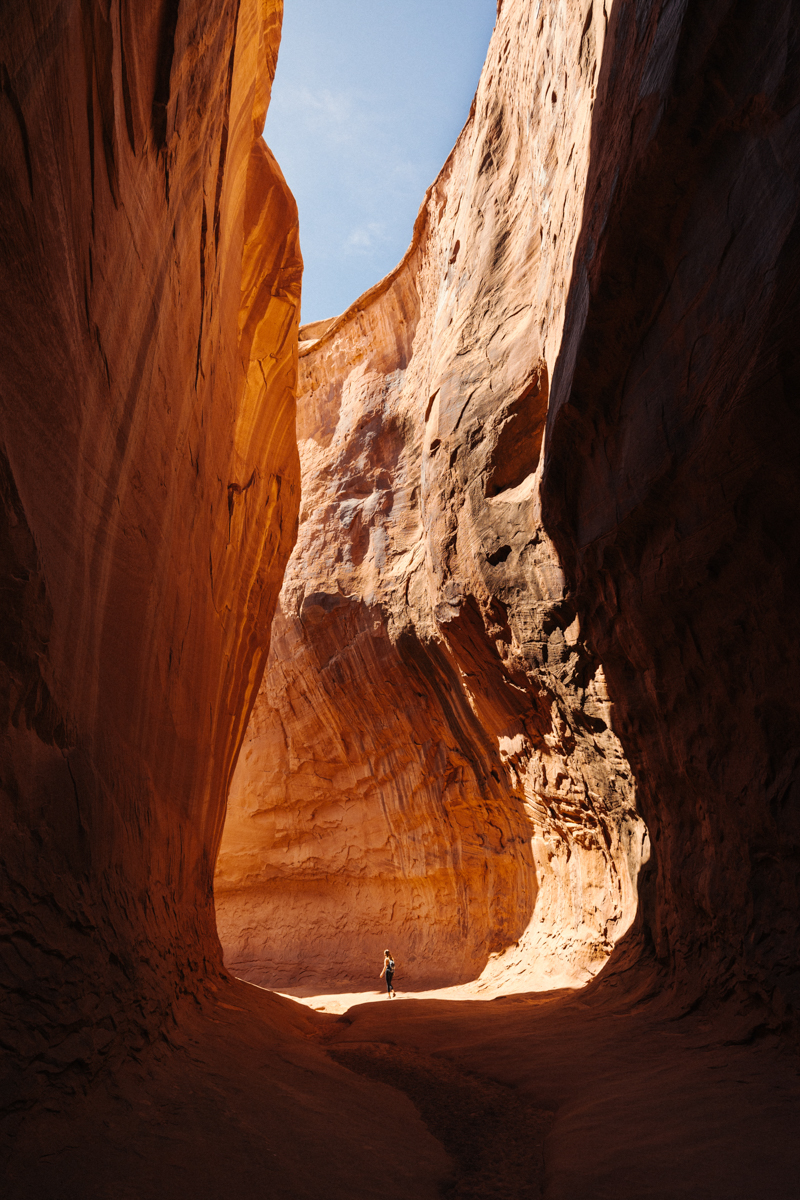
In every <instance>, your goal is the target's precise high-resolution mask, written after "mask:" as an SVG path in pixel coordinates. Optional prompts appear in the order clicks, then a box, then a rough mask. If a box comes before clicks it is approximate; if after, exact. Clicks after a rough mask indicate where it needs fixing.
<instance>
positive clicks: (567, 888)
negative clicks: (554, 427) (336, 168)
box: [215, 3, 648, 987]
mask: <svg viewBox="0 0 800 1200" xmlns="http://www.w3.org/2000/svg"><path fill="white" fill-rule="evenodd" d="M605 29H606V19H605V16H604V12H603V7H602V5H601V4H595V5H594V6H592V5H591V4H589V5H588V6H587V5H584V6H582V7H580V8H579V6H577V5H574V6H566V7H565V6H563V5H558V4H554V3H550V4H548V3H544V4H541V5H538V6H534V5H528V4H523V3H517V4H510V3H507V4H506V5H504V6H503V8H502V11H501V13H500V15H499V17H498V24H497V27H496V29H495V33H494V37H493V40H492V44H491V47H490V51H489V55H488V58H487V62H486V66H485V68H484V72H483V76H482V80H481V83H480V86H479V89H478V93H477V96H476V101H475V104H474V107H473V111H472V114H471V116H470V119H469V121H468V122H467V125H466V127H465V129H464V131H463V132H462V134H461V137H460V138H459V141H458V143H457V145H456V147H455V149H454V151H453V153H452V155H451V157H450V159H449V160H448V162H447V164H446V165H445V167H444V169H443V171H442V173H441V174H440V176H439V178H438V179H437V180H436V182H435V184H434V185H433V186H432V188H431V189H430V191H429V193H428V195H427V197H426V199H425V202H424V204H423V206H422V209H421V211H420V214H419V217H418V220H417V224H416V227H415V231H414V238H413V241H412V245H411V248H410V250H409V252H408V254H407V255H406V257H405V259H404V261H403V262H402V263H401V264H400V266H399V268H398V269H397V271H396V272H395V273H393V275H391V276H390V277H388V278H387V279H386V280H384V281H382V282H381V283H380V284H379V285H377V286H376V287H375V288H374V289H372V291H371V292H368V293H367V294H366V295H365V296H363V297H362V298H361V299H360V300H359V301H358V302H357V303H356V304H355V305H354V306H353V307H352V308H351V309H350V310H349V311H348V312H347V313H345V314H344V315H343V316H342V317H339V318H338V319H336V320H335V321H333V322H321V323H318V324H316V325H315V326H313V327H308V328H307V329H304V330H301V339H302V340H301V347H300V382H299V397H298V436H299V442H300V452H301V461H302V472H303V481H304V482H303V502H302V511H301V526H300V533H299V539H298V544H297V548H296V550H295V552H294V555H293V557H292V559H291V560H290V563H289V567H288V570H287V575H286V579H285V583H284V588H283V592H282V595H281V603H280V610H279V614H278V616H277V617H276V622H275V626H274V634H273V648H272V652H271V658H270V662H269V667H268V671H267V674H266V676H265V680H264V683H263V686H262V689H261V692H260V694H259V698H258V701H257V704H256V708H255V710H254V713H253V717H252V720H251V724H250V728H249V731H248V735H247V738H246V741H245V746H244V749H243V753H242V755H241V758H240V761H239V764H238V767H237V770H236V774H235V776H234V780H233V784H232V789H231V795H230V800H229V806H228V818H227V823H226V826H225V832H224V836H223V843H222V849H221V854H220V858H219V860H218V864H217V873H216V881H215V893H216V901H217V913H218V923H219V929H220V936H221V939H222V942H223V947H224V949H225V954H226V961H227V962H228V964H229V965H230V966H231V967H232V969H233V970H234V971H235V972H236V973H237V974H241V975H243V976H244V977H246V978H249V979H251V980H254V981H257V982H261V983H266V984H270V985H282V986H287V985H289V984H308V985H310V986H315V985H316V986H323V985H334V984H340V985H344V984H348V983H349V984H353V983H355V982H361V983H363V982H364V981H365V980H366V979H371V978H373V977H374V976H375V975H377V970H378V969H379V964H380V962H381V955H382V951H383V949H384V947H385V946H386V945H389V946H390V947H391V949H392V951H393V953H394V954H395V955H396V956H397V958H398V960H399V961H400V962H401V963H402V976H403V981H404V984H403V986H412V985H416V986H427V985H434V984H437V985H441V984H444V983H455V982H463V981H465V980H468V979H475V978H476V977H477V976H479V975H481V973H482V972H484V976H483V978H484V980H485V981H486V982H487V983H488V982H491V981H493V982H495V983H497V982H498V980H504V981H507V982H508V983H511V982H514V983H517V984H519V985H520V986H525V987H530V986H540V987H541V986H557V985H562V984H574V983H578V982H585V981H586V980H587V979H589V978H590V977H591V976H592V975H593V974H594V973H595V972H596V971H597V970H598V969H599V967H600V966H601V965H602V964H603V962H605V960H606V958H607V956H608V954H609V952H610V951H611V949H612V947H613V945H614V943H615V942H616V940H617V939H618V938H619V936H620V935H621V934H622V933H623V932H624V931H625V930H626V929H627V928H628V926H629V925H630V923H631V921H632V919H633V916H634V912H635V906H636V879H637V874H638V871H639V867H640V864H641V862H642V860H643V859H646V857H647V854H648V844H647V835H646V832H645V827H644V824H643V822H642V821H641V819H640V817H639V816H638V814H637V811H636V802H635V795H634V786H633V781H632V777H631V771H630V768H629V765H628V763H627V761H626V758H625V755H624V753H623V751H622V748H621V746H620V743H619V741H618V739H617V737H616V735H615V733H614V732H613V729H612V715H611V705H610V703H609V697H608V694H607V691H606V685H605V681H604V673H603V669H602V665H601V662H600V660H599V658H598V657H597V656H596V655H595V654H593V653H592V652H591V651H590V649H589V648H588V646H587V644H586V641H585V638H584V635H583V631H582V619H581V614H580V613H579V611H578V608H577V607H576V604H575V600H574V597H573V596H572V595H571V594H570V593H569V591H568V590H567V588H566V587H565V584H564V578H563V574H562V571H561V568H560V564H559V560H558V556H557V554H556V553H555V550H554V548H553V546H552V544H551V542H550V540H549V538H548V535H547V533H546V531H545V528H544V526H543V523H542V519H541V473H542V467H543V458H542V445H543V434H544V428H545V422H546V419H547V412H548V403H549V393H550V379H551V377H552V374H553V371H554V369H555V367H556V364H557V362H558V359H559V353H560V350H561V345H562V330H563V323H564V307H565V300H566V297H567V281H568V280H569V276H570V271H571V269H572V262H573V255H574V247H575V244H576V239H577V237H578V234H579V230H580V226H581V220H582V212H583V205H584V199H585V186H586V179H587V175H588V170H589V161H590V147H591V138H592V113H593V105H594V102H595V89H596V86H597V80H598V63H599V59H600V55H601V54H602V53H603V46H604V37H605Z"/></svg>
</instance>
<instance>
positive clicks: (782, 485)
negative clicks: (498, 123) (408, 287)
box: [542, 0, 800, 1024]
mask: <svg viewBox="0 0 800 1200" xmlns="http://www.w3.org/2000/svg"><path fill="white" fill-rule="evenodd" d="M609 37H610V38H611V37H613V39H614V41H613V45H614V47H615V49H614V53H613V54H611V55H609V56H608V57H607V58H605V60H604V63H603V69H602V72H601V76H600V87H599V92H598V96H599V97H601V96H602V100H603V103H602V106H600V105H599V106H598V108H597V110H596V117H595V125H596V129H595V132H594V134H593V143H594V145H593V149H592V154H591V159H592V162H591V170H590V175H589V181H588V184H587V188H586V200H585V205H584V213H583V218H582V232H581V235H580V239H579V242H578V247H577V250H576V255H575V267H574V269H573V273H572V279H571V287H570V296H569V299H568V302H567V311H568V318H567V323H566V328H565V335H564V338H563V346H562V350H561V354H560V358H559V362H558V364H557V367H556V370H555V372H554V377H553V393H552V400H551V406H550V412H549V415H548V430H547V446H548V450H547V463H546V466H545V474H544V483H543V488H542V509H543V519H544V522H545V525H546V526H547V528H548V529H549V530H550V531H551V533H552V536H553V538H554V541H555V544H556V546H557V548H558V551H559V556H560V559H561V562H562V564H563V566H564V569H565V573H566V575H567V579H568V580H569V587H570V591H571V593H572V594H573V595H574V596H575V602H576V604H577V606H578V609H579V611H580V613H581V616H582V622H583V628H584V629H585V630H586V632H587V636H588V639H589V641H590V643H591V645H592V647H593V648H594V650H595V652H596V653H597V655H598V656H599V658H600V659H601V661H602V663H603V666H604V668H605V671H606V676H607V681H608V688H609V692H610V694H611V696H612V697H613V698H614V700H615V727H616V728H617V729H618V732H619V736H620V739H621V741H622V743H623V745H624V747H625V750H626V753H627V755H628V760H629V762H630V763H631V766H632V767H633V769H634V773H635V776H636V779H637V784H638V798H639V804H640V806H641V811H642V813H643V815H644V818H645V820H646V821H647V825H648V828H649V830H650V835H651V838H652V840H653V860H652V863H651V865H650V867H649V868H648V870H647V872H646V874H645V875H644V877H643V884H642V888H641V906H642V913H641V930H640V933H641V944H642V945H643V947H645V948H647V949H648V950H649V951H650V952H651V953H652V955H653V956H654V958H655V960H656V962H657V963H659V964H660V965H661V966H662V967H663V968H664V971H665V973H666V974H667V975H668V977H670V978H672V979H673V980H674V981H675V983H676V984H678V985H679V987H680V992H681V994H682V996H683V997H684V1002H686V1003H689V1004H691V1003H693V1002H694V1001H695V1000H696V999H697V998H698V997H699V996H701V995H703V994H709V993H710V994H711V995H713V996H714V998H715V999H716V1001H717V1002H718V1001H719V1000H720V999H721V998H723V997H730V998H731V1001H732V1002H734V1003H735V1004H736V1005H737V1006H738V1007H741V1008H743V1009H744V1010H745V1011H746V1010H747V1009H751V1010H752V1011H753V1013H755V1014H758V1013H759V1012H760V1013H762V1014H763V1013H764V1012H765V1011H766V1012H768V1014H769V1015H768V1016H767V1017H766V1018H765V1019H766V1020H767V1021H769V1022H770V1023H777V1024H780V1023H781V1022H783V1021H784V1020H786V1019H787V1015H788V1013H789V1012H790V1010H793V1011H794V1012H795V1013H796V1012H797V1008H798V1001H799V1000H800V973H798V967H797V945H798V935H799V934H800V929H799V928H798V901H800V886H799V885H800V879H799V878H798V874H799V870H798V863H800V709H799V707H798V694H797V680H798V678H799V677H800V669H799V668H800V662H799V661H798V638H797V630H796V628H795V623H794V619H793V618H792V616H791V613H792V612H793V611H794V610H795V605H796V603H797V597H798V594H800V589H799V588H798V585H799V584H800V570H799V564H798V553H799V551H800V543H798V538H797V528H798V518H800V485H799V483H798V462H800V456H799V454H798V450H799V449H800V413H799V411H798V399H799V397H800V357H799V355H800V344H799V343H798V337H797V330H798V327H799V326H800V291H799V290H798V285H799V283H800V221H799V220H798V218H799V217H800V106H799V105H798V101H799V100H800V77H799V73H798V59H797V51H798V44H800V17H799V16H798V12H797V7H796V5H792V4H789V3H782V2H779V0H770V2H767V3H763V4H758V5H747V4H733V3H723V2H721V0H718V2H715V3H707V4H703V5H699V6H697V5H694V4H688V5H680V4H675V3H673V4H671V5H664V6H663V12H662V14H661V16H660V18H659V24H658V27H657V30H656V34H655V39H654V41H653V43H652V45H651V47H650V49H649V50H648V51H647V53H646V55H645V56H644V58H643V61H642V62H641V64H639V65H638V66H635V59H634V48H635V46H636V44H637V39H638V38H639V37H640V30H639V27H638V25H637V23H636V21H635V20H634V14H633V10H632V9H631V7H630V6H627V7H626V6H619V5H615V6H614V10H613V13H612V16H611V19H610V24H609ZM765 1006H766V1007H765ZM754 1019H755V1018H754Z"/></svg>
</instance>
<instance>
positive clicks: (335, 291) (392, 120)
mask: <svg viewBox="0 0 800 1200" xmlns="http://www.w3.org/2000/svg"><path fill="white" fill-rule="evenodd" d="M496 11H497V4H496V0H285V8H284V19H283V40H282V42H281V49H280V55H279V58H278V69H277V74H276V76H275V85H274V88H273V92H272V104H271V106H270V110H269V113H268V115H267V123H266V128H265V130H264V136H265V138H266V140H267V142H268V144H269V146H270V147H271V149H272V150H273V152H274V154H275V156H276V157H277V159H278V162H279V163H280V165H281V168H282V169H283V173H284V175H285V176H286V179H287V181H288V183H289V186H290V187H291V189H292V191H293V192H294V194H295V196H296V198H297V203H298V206H299V209H300V242H301V246H302V249H303V258H304V260H305V276H304V282H303V315H302V319H303V321H304V322H307V321H319V320H322V319H323V318H324V317H332V316H335V315H336V314H337V313H339V312H342V311H343V310H344V309H345V308H347V306H348V304H350V303H352V301H353V300H355V299H356V298H357V297H358V296H360V295H361V293H362V292H363V291H365V290H366V288H368V287H370V286H371V285H372V284H373V283H376V282H377V281H378V280H379V279H380V278H381V277H382V276H383V275H385V274H386V273H387V272H388V271H390V270H391V269H392V267H394V266H395V265H396V264H397V262H399V260H400V259H401V258H402V256H403V254H404V253H405V251H406V248H407V247H408V243H409V241H410V239H411V230H412V227H413V224H414V218H415V217H416V215H417V209H418V208H419V206H420V204H421V202H422V199H423V196H424V195H425V190H426V188H427V187H428V186H429V184H431V183H432V182H433V180H434V178H435V177H436V175H437V174H438V172H439V170H440V168H441V166H442V164H443V163H444V161H445V159H446V158H447V156H448V154H449V153H450V150H451V149H452V147H453V143H454V142H455V140H456V138H457V137H458V134H459V132H460V130H461V127H462V125H463V124H464V122H465V121H466V119H467V115H468V113H469V107H470V104H471V103H472V97H473V95H474V94H475V88H476V87H477V84H478V78H479V76H480V71H481V67H482V66H483V60H484V58H485V56H486V50H487V48H488V45H489V38H490V36H491V32H492V28H493V26H494V19H495V14H496Z"/></svg>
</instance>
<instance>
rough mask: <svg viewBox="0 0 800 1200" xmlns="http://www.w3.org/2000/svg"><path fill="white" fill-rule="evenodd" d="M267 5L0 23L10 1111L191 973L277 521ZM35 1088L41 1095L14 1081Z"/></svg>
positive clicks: (288, 379)
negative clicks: (265, 136) (265, 133)
mask: <svg viewBox="0 0 800 1200" xmlns="http://www.w3.org/2000/svg"><path fill="white" fill-rule="evenodd" d="M281 13H282V4H281V2H280V0H267V2H266V3H265V2H259V3H256V0H241V3H240V4H237V5H236V6H231V5H229V4H224V3H215V2H212V3H210V4H208V3H203V4H191V3H189V4H187V3H181V4H180V5H178V4H173V3H161V4H156V3H150V4H146V5H139V6H137V7H136V8H135V9H134V7H133V6H132V5H130V4H128V3H122V4H118V5H111V6H108V5H106V4H104V3H82V4H79V3H55V2H54V3H49V2H48V0H36V2H34V3H31V4H26V5H19V4H11V5H5V6H4V7H3V12H2V15H0V42H2V46H3V54H2V66H0V128H2V146H3V155H2V162H0V230H2V233H0V247H1V248H2V255H1V257H2V286H0V308H1V309H2V315H1V316H0V324H1V325H2V329H3V344H4V349H3V354H2V356H0V394H1V395H2V410H1V413H0V562H1V563H2V573H3V580H4V582H3V592H2V605H3V616H2V624H1V625H0V629H1V630H2V632H1V633H0V637H1V638H2V643H1V647H0V725H1V726H2V732H1V735H0V806H2V807H1V809H0V820H1V821H2V828H3V851H2V866H1V867H0V897H1V899H0V908H1V909H2V927H1V931H2V959H0V972H1V973H2V974H1V975H0V978H1V979H2V985H3V991H2V1019H3V1035H2V1041H3V1047H4V1055H5V1063H6V1064H9V1063H14V1062H17V1063H18V1064H20V1065H21V1066H22V1067H23V1068H25V1067H28V1068H29V1069H28V1070H27V1071H26V1072H25V1074H24V1076H23V1079H24V1086H17V1084H13V1085H11V1095H12V1096H13V1097H15V1098H16V1099H17V1100H19V1099H20V1097H23V1098H24V1096H25V1095H26V1094H27V1093H26V1090H27V1091H30V1092H31V1093H35V1090H36V1087H37V1082H36V1081H37V1079H39V1078H41V1077H44V1076H50V1075H53V1074H57V1073H58V1072H59V1071H71V1070H74V1071H76V1072H78V1073H79V1074H82V1073H85V1072H87V1071H91V1070H93V1069H94V1068H95V1067H96V1066H97V1065H98V1063H99V1061H100V1059H101V1056H102V1055H103V1054H107V1053H109V1052H114V1051H115V1049H117V1048H119V1047H120V1046H121V1045H122V1044H123V1043H124V1045H125V1046H126V1047H127V1048H128V1049H131V1048H134V1049H135V1048H136V1047H137V1046H140V1045H141V1044H142V1042H143V1041H145V1040H147V1038H149V1037H150V1036H152V1034H153V1031H154V1030H155V1029H157V1027H158V1025H159V1022H160V1021H161V1019H162V1017H163V1015H164V1013H165V1012H166V1011H167V1010H168V1008H169V1005H170V1003H171V1001H172V999H173V998H174V996H175V995H176V993H179V992H180V991H181V990H185V989H186V988H192V989H197V988H198V987H199V986H201V983H202V980H203V978H204V976H205V975H207V973H208V972H211V973H212V974H213V973H214V972H216V973H219V971H220V970H221V963H220V961H219V948H218V941H217V938H216V933H215V927H214V914H213V903H212V888H211V883H212V870H213V863H214V859H215V856H216V848H217V844H218V840H219V836H220V832H221V825H222V818H223V812H224V798H225V795H226V792H227V788H228V783H229V779H230V774H231V770H232V767H233V763H234V761H235V757H236V753H237V750H238V746H239V743H240V741H241V738H242V735H243V733H244V729H245V726H246V722H247V716H248V712H249V707H250V705H251V703H252V699H253V698H254V695H255V691H256V689H257V687H258V683H259V679H260V674H261V670H262V669H263V663H264V658H265V655H266V653H267V647H268V641H269V627H270V621H271V617H272V611H273V607H274V603H275V600H276V597H277V592H278V588H279V586H280V580H281V578H282V574H283V567H284V563H285V560H286V557H287V555H288V553H289V550H290V548H291V545H292V542H293V537H294V532H295V525H296V511H297V503H298V461H297V450H296V443H295V428H294V420H295V416H294V387H295V380H296V361H297V360H296V353H297V352H296V341H297V314H298V301H299V286H300V272H301V259H300V255H299V249H298V242H297V221H296V210H295V206H294V203H293V201H292V199H291V196H290V194H289V193H288V191H287V188H286V185H285V183H284V181H283V179H282V177H281V174H280V171H279V170H278V168H277V166H276V164H275V163H274V161H273V159H272V158H271V156H270V154H269V152H268V151H267V149H266V147H265V146H264V145H263V143H262V142H261V141H260V139H259V135H260V131H261V128H262V126H263V120H264V116H265V112H266V105H267V101H268V97H269V90H270V86H271V80H272V73H273V70H274V65H275V57H276V54H277V45H278V39H279V33H280V20H281ZM37 1072H41V1073H42V1074H41V1075H40V1074H37Z"/></svg>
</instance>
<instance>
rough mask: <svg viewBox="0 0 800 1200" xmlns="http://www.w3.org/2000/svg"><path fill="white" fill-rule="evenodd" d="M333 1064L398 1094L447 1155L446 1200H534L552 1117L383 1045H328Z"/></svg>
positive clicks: (453, 1070) (484, 1082)
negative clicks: (450, 1162) (449, 1175)
mask: <svg viewBox="0 0 800 1200" xmlns="http://www.w3.org/2000/svg"><path fill="white" fill-rule="evenodd" d="M327 1050H328V1054H329V1055H330V1056H331V1058H333V1059H334V1060H335V1061H336V1062H337V1063H339V1065H340V1066H343V1067H347V1069H348V1070H350V1071H355V1072H356V1073H357V1074H359V1075H364V1076H366V1077H367V1078H369V1079H374V1080H377V1081H378V1082H380V1083H384V1084H387V1085H388V1086H390V1087H395V1088H398V1089H399V1090H400V1091H402V1092H405V1094H406V1095H407V1096H408V1097H409V1099H410V1100H411V1102H412V1103H413V1104H414V1106H415V1107H416V1109H417V1111H418V1112H419V1114H420V1116H421V1117H422V1120H423V1121H424V1122H425V1124H426V1125H427V1127H428V1129H429V1130H430V1132H431V1133H432V1134H433V1136H434V1137H435V1138H437V1139H438V1140H439V1141H440V1142H441V1143H442V1145H443V1146H444V1148H445V1150H446V1151H447V1153H448V1154H449V1155H450V1157H451V1158H452V1159H453V1162H454V1164H455V1170H454V1173H453V1176H452V1178H450V1179H448V1180H446V1181H445V1182H444V1183H443V1184H442V1188H441V1194H442V1196H443V1197H446V1200H539V1198H540V1197H541V1196H542V1195H543V1194H544V1155H543V1145H544V1139H545V1136H546V1135H547V1132H548V1130H549V1127H550V1124H551V1122H552V1119H553V1114H552V1112H550V1111H549V1110H547V1109H541V1108H537V1107H536V1106H535V1105H533V1104H532V1103H531V1102H530V1101H529V1100H527V1099H526V1098H525V1096H524V1095H522V1094H520V1093H519V1092H518V1091H516V1090H515V1089H514V1088H511V1087H508V1086H507V1085H506V1084H501V1083H497V1082H495V1081H494V1080H491V1079H486V1078H485V1077H483V1076H480V1075H475V1074H474V1073H472V1072H470V1071H466V1070H464V1069H462V1068H459V1067H457V1066H456V1065H455V1064H454V1063H452V1062H449V1061H447V1060H445V1059H442V1058H434V1057H432V1056H430V1055H426V1054H421V1053H420V1052H419V1051H416V1050H409V1049H407V1048H405V1047H403V1048H401V1047H399V1046H394V1045H389V1044H387V1043H385V1042H359V1043H349V1044H348V1045H347V1046H342V1045H333V1046H329V1047H328V1048H327Z"/></svg>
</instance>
